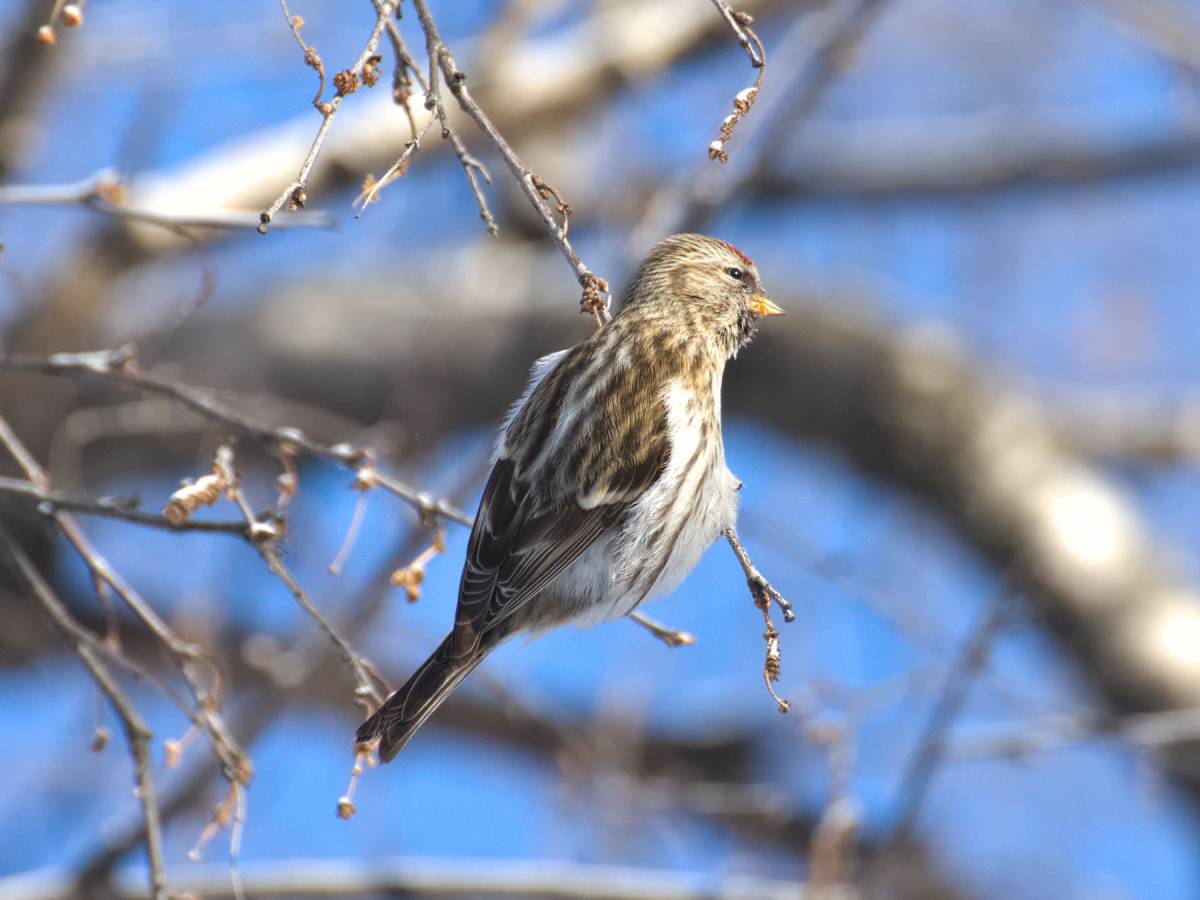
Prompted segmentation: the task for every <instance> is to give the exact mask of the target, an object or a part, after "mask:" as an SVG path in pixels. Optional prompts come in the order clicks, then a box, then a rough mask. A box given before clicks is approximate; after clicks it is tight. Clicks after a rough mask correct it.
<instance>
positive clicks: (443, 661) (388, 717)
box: [354, 634, 487, 762]
mask: <svg viewBox="0 0 1200 900" xmlns="http://www.w3.org/2000/svg"><path fill="white" fill-rule="evenodd" d="M471 643H473V644H474V646H473V647H471V648H470V649H469V650H467V652H465V653H464V652H463V648H462V647H461V642H460V646H459V648H458V649H457V650H456V648H455V635H454V634H449V635H447V636H446V639H445V640H444V641H442V643H441V645H440V646H439V647H438V648H437V649H436V650H435V651H433V654H432V655H431V656H430V657H429V659H427V660H425V662H423V663H422V664H421V667H420V668H419V669H417V671H415V672H413V674H412V676H411V677H410V678H409V679H408V681H406V682H405V683H404V687H402V688H400V690H398V691H395V692H394V693H393V694H392V695H391V696H390V697H388V698H387V700H385V701H384V704H383V706H381V707H379V709H378V710H376V712H375V714H374V715H373V716H371V717H370V718H369V719H367V720H366V721H365V722H363V723H362V725H360V726H359V727H358V731H357V732H356V733H355V735H354V739H355V740H356V741H358V742H359V743H364V742H368V741H373V740H375V739H376V738H379V758H380V759H381V760H382V761H383V762H388V761H390V760H391V759H392V758H394V757H395V755H396V754H397V753H399V752H400V751H401V750H403V749H404V747H405V745H406V744H407V743H408V742H409V741H410V740H411V739H412V736H413V735H414V734H415V733H416V731H417V729H418V728H420V727H421V726H422V725H423V724H425V720H426V719H428V718H429V717H430V716H431V715H433V712H434V710H436V709H437V708H438V707H439V706H441V705H442V703H443V702H444V701H445V699H446V698H447V697H449V696H450V692H451V691H453V690H454V689H455V688H456V687H458V686H459V684H461V683H462V680H463V679H464V678H466V677H467V676H468V675H469V674H471V671H472V670H473V669H474V668H475V667H476V666H477V665H479V663H480V662H482V661H483V658H484V657H485V656H486V655H487V650H486V649H483V648H482V647H480V646H479V643H478V641H473V642H471Z"/></svg>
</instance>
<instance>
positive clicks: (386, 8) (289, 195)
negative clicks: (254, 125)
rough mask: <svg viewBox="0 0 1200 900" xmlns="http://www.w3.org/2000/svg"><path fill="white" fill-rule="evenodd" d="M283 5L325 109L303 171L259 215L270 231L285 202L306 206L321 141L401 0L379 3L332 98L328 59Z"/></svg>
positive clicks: (292, 207) (262, 230)
mask: <svg viewBox="0 0 1200 900" xmlns="http://www.w3.org/2000/svg"><path fill="white" fill-rule="evenodd" d="M279 5H280V6H281V7H282V8H283V14H284V16H285V17H286V18H287V22H288V28H290V29H291V31H292V34H293V35H294V36H295V38H296V41H297V42H298V43H299V44H300V47H301V48H302V49H303V50H304V61H305V63H306V64H307V65H309V66H312V67H313V68H315V69H316V70H317V73H318V75H319V76H320V78H321V86H320V87H319V88H318V90H317V96H316V98H315V99H314V100H313V106H315V107H316V108H317V111H318V112H319V113H321V125H320V127H319V128H318V129H317V134H316V137H314V138H313V141H312V144H311V145H309V148H308V153H307V154H306V155H305V157H304V162H302V163H301V164H300V173H299V174H298V175H297V176H296V180H295V181H293V182H292V183H291V184H289V185H288V186H287V187H286V188H284V189H283V192H282V193H280V194H279V196H278V197H276V198H275V201H274V202H273V203H272V204H271V205H270V206H268V207H267V208H266V210H264V211H263V212H262V213H261V215H260V216H259V224H258V233H259V234H266V233H267V229H268V227H269V226H270V225H271V222H272V220H273V219H274V217H275V215H276V214H277V213H278V212H279V210H280V209H282V208H283V206H284V205H285V204H286V205H287V207H288V209H289V211H292V212H294V211H296V210H298V209H303V208H304V205H305V203H307V201H308V176H309V173H310V172H311V171H312V167H313V165H314V164H315V163H316V161H317V157H318V156H319V155H320V153H321V145H322V144H323V143H324V142H325V135H326V134H328V133H329V127H330V126H331V125H332V124H333V117H334V116H335V115H337V111H338V108H339V107H340V106H341V105H342V100H343V98H345V97H346V95H347V94H352V93H354V91H356V90H357V89H358V84H359V81H360V80H362V79H363V74H364V71H370V69H369V67H370V66H372V65H374V64H377V61H378V54H377V53H376V49H377V48H378V46H379V38H380V37H381V36H382V34H383V29H384V28H385V27H386V25H387V23H388V19H390V18H391V16H392V15H393V14H394V13H395V11H396V5H397V2H396V0H381V2H379V3H378V5H377V7H376V15H375V27H374V28H372V29H371V35H370V37H368V38H367V43H366V46H364V47H363V49H362V52H361V53H360V54H359V56H358V59H357V60H355V63H354V65H353V66H351V67H350V68H349V69H346V70H345V71H342V72H338V73H337V75H335V76H334V78H333V84H334V88H335V89H336V93H335V94H334V95H333V96H332V97H330V98H329V99H328V100H321V95H322V94H323V93H324V91H325V66H324V63H322V62H321V58H320V56H318V55H317V52H316V51H315V50H314V49H313V48H312V47H310V46H308V45H307V44H306V43H305V42H304V39H303V38H301V37H300V26H301V25H303V24H304V22H303V20H301V19H298V18H297V17H295V16H293V15H292V14H291V13H290V12H288V8H287V0H279ZM367 83H368V85H372V84H374V81H373V80H371V79H370V76H368V79H367Z"/></svg>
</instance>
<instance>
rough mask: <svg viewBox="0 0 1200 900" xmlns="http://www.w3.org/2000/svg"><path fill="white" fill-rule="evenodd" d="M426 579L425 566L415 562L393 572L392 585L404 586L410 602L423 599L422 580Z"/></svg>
mask: <svg viewBox="0 0 1200 900" xmlns="http://www.w3.org/2000/svg"><path fill="white" fill-rule="evenodd" d="M424 580H425V567H424V566H422V565H419V564H417V563H414V564H413V565H411V566H405V567H404V568H402V569H397V570H396V571H395V572H393V573H392V585H393V586H395V587H402V588H404V592H405V594H407V595H408V602H409V603H416V602H417V601H418V600H419V599H421V582H423V581H424Z"/></svg>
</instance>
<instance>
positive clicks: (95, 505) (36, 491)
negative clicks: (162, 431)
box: [0, 476, 246, 537]
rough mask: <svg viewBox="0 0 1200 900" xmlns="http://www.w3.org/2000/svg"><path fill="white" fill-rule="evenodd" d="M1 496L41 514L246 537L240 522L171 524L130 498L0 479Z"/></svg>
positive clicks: (190, 521) (11, 479)
mask: <svg viewBox="0 0 1200 900" xmlns="http://www.w3.org/2000/svg"><path fill="white" fill-rule="evenodd" d="M2 497H8V498H19V499H20V500H24V501H27V502H29V503H32V504H34V505H35V506H36V507H37V512H39V513H43V514H47V513H52V512H57V511H58V510H65V511H67V512H74V513H83V514H84V515H92V516H103V517H105V518H108V519H119V520H121V521H124V522H132V523H133V524H135V525H148V526H149V527H151V528H160V529H162V530H164V531H204V532H216V533H219V534H232V535H237V536H239V537H245V536H246V525H245V523H243V522H235V521H221V522H211V521H209V522H205V521H194V520H191V519H189V520H188V521H186V522H181V523H179V524H175V523H174V522H172V521H171V520H170V519H168V518H167V517H166V516H162V515H159V514H157V513H152V512H147V511H146V510H143V509H138V508H137V501H136V500H135V499H132V498H114V497H81V496H74V495H70V494H63V493H61V492H59V491H47V490H43V489H42V488H39V487H38V486H37V485H36V484H34V483H33V482H32V481H22V480H20V479H19V478H5V477H2V476H0V498H2ZM0 502H3V500H0Z"/></svg>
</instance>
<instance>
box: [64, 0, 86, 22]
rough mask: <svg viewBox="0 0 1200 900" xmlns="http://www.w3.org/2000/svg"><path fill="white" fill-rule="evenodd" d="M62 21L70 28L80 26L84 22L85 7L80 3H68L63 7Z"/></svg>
mask: <svg viewBox="0 0 1200 900" xmlns="http://www.w3.org/2000/svg"><path fill="white" fill-rule="evenodd" d="M62 23H63V24H64V25H66V26H67V27H68V28H78V27H79V26H80V25H82V24H83V8H82V7H81V6H80V5H79V4H78V3H68V4H67V5H66V6H64V7H63V9H62Z"/></svg>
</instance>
